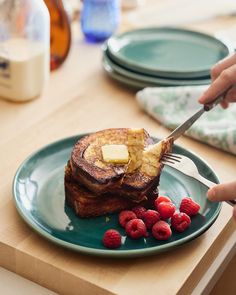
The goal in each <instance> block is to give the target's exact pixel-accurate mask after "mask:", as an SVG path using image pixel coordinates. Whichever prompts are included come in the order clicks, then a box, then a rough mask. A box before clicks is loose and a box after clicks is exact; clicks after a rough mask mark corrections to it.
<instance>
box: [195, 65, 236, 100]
mask: <svg viewBox="0 0 236 295" xmlns="http://www.w3.org/2000/svg"><path fill="white" fill-rule="evenodd" d="M234 84H236V65H233V66H231V67H229V68H227V69H225V70H223V72H221V74H220V75H219V76H218V77H217V78H216V80H215V81H213V82H212V84H211V86H210V87H209V88H208V89H207V90H206V91H205V93H204V94H203V95H202V96H201V97H200V98H199V100H198V102H199V103H203V104H205V103H208V102H210V101H212V100H213V99H215V98H216V97H217V96H219V95H221V94H222V93H223V92H225V91H226V90H227V89H228V88H229V87H230V86H233V85H234ZM230 99H232V98H230ZM231 101H234V100H231Z"/></svg>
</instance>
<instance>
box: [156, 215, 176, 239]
mask: <svg viewBox="0 0 236 295" xmlns="http://www.w3.org/2000/svg"><path fill="white" fill-rule="evenodd" d="M152 234H153V236H154V238H155V239H157V240H161V241H162V240H163V241H164V240H168V239H169V238H170V237H171V235H172V231H171V228H170V226H169V224H168V223H167V222H166V221H163V220H160V221H158V222H157V223H155V224H154V225H153V227H152Z"/></svg>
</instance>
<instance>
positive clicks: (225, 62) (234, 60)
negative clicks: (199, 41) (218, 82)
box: [211, 54, 236, 81]
mask: <svg viewBox="0 0 236 295" xmlns="http://www.w3.org/2000/svg"><path fill="white" fill-rule="evenodd" d="M234 64H236V54H234V55H232V56H230V57H226V58H224V59H222V60H221V61H220V62H218V63H217V64H216V65H215V66H214V67H213V68H212V69H211V78H212V80H213V81H214V80H215V79H216V78H218V76H219V75H220V74H221V73H222V71H223V70H225V69H227V68H229V67H231V66H232V65H234Z"/></svg>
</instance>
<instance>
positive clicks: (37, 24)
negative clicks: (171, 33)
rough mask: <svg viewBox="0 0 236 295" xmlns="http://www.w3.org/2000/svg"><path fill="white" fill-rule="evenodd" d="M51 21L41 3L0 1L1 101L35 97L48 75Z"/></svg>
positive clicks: (24, 99) (16, 0)
mask: <svg viewBox="0 0 236 295" xmlns="http://www.w3.org/2000/svg"><path fill="white" fill-rule="evenodd" d="M49 58H50V18H49V13H48V10H47V7H46V5H45V4H44V1H43V0H0V97H2V98H6V99H10V100H12V101H27V100H30V99H33V98H36V97H38V96H39V95H40V94H41V93H42V90H43V88H44V85H45V82H46V80H47V79H48V77H49V73H50V63H49Z"/></svg>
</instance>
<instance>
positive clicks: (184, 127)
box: [167, 89, 229, 141]
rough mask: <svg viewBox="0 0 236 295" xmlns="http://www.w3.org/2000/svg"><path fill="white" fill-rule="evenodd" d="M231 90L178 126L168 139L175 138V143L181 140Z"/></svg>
mask: <svg viewBox="0 0 236 295" xmlns="http://www.w3.org/2000/svg"><path fill="white" fill-rule="evenodd" d="M228 90H229V89H227V90H226V91H225V92H224V93H222V94H221V95H219V96H218V97H217V98H216V99H215V100H213V101H212V102H210V103H207V104H205V105H203V107H201V108H200V109H199V110H198V111H197V112H196V113H194V114H193V115H192V116H191V117H190V118H188V119H187V120H186V121H185V122H184V123H183V124H181V125H180V126H178V127H177V128H176V129H175V130H173V131H172V132H171V133H170V135H168V136H167V138H170V137H173V138H174V141H175V140H176V139H177V138H179V137H180V136H181V135H182V134H184V133H185V131H186V130H188V129H189V128H190V127H191V126H192V125H193V123H194V122H195V121H196V120H197V119H198V118H200V117H201V115H202V114H203V113H205V112H208V111H210V110H211V109H213V108H214V107H215V106H216V105H217V104H218V103H220V102H221V101H222V100H223V98H224V96H225V94H226V93H227V92H228Z"/></svg>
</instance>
